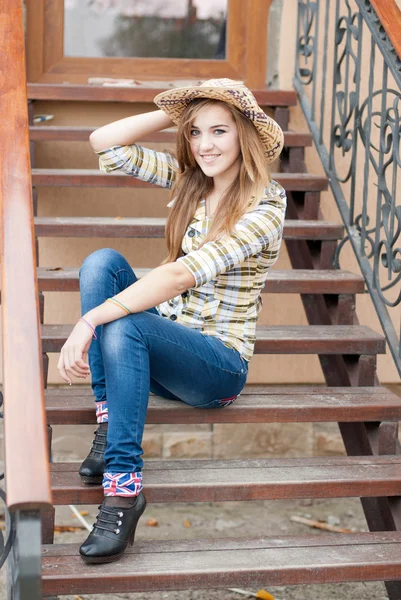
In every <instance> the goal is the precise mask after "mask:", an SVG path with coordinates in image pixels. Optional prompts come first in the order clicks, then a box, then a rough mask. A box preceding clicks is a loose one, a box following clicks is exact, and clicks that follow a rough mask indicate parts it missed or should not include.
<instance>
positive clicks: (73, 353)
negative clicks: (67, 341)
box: [67, 348, 88, 379]
mask: <svg viewBox="0 0 401 600" xmlns="http://www.w3.org/2000/svg"><path fill="white" fill-rule="evenodd" d="M80 355H82V351H81V352H79V351H78V350H77V349H75V348H69V349H68V366H69V368H68V369H67V370H68V371H69V372H71V374H72V375H75V377H78V378H79V379H84V378H85V377H86V375H87V374H88V371H87V369H84V368H82V367H81V366H79V365H77V360H76V357H77V356H80Z"/></svg>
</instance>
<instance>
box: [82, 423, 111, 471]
mask: <svg viewBox="0 0 401 600" xmlns="http://www.w3.org/2000/svg"><path fill="white" fill-rule="evenodd" d="M106 445H107V423H102V424H100V425H99V427H98V428H97V430H96V431H95V438H94V440H93V441H92V447H91V449H90V452H89V454H88V456H87V457H86V458H85V460H84V462H83V463H82V465H81V467H80V469H79V474H80V476H81V479H82V481H83V483H102V480H103V473H104V467H105V465H104V453H105V451H106Z"/></svg>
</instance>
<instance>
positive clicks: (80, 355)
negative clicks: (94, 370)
mask: <svg viewBox="0 0 401 600" xmlns="http://www.w3.org/2000/svg"><path fill="white" fill-rule="evenodd" d="M86 356H87V354H86ZM74 358H75V364H76V366H77V367H79V368H80V369H82V370H83V371H84V372H85V373H87V374H89V371H90V368H89V365H88V363H87V362H86V361H85V360H84V358H85V353H84V352H83V351H82V350H80V349H79V348H76V349H75V355H74Z"/></svg>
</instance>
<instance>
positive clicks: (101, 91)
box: [27, 81, 297, 106]
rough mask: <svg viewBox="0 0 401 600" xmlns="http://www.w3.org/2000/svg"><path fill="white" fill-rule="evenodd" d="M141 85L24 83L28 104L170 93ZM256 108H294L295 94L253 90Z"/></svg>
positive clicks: (146, 97) (152, 84) (149, 84)
mask: <svg viewBox="0 0 401 600" xmlns="http://www.w3.org/2000/svg"><path fill="white" fill-rule="evenodd" d="M161 85H162V83H161V82H160V81H158V82H152V81H146V82H145V81H144V82H143V83H142V85H140V86H138V87H132V86H127V87H119V86H102V85H85V84H71V83H67V84H64V83H61V84H60V83H28V84H27V93H28V99H29V100H61V101H63V100H66V101H71V100H81V101H90V102H130V103H131V102H151V103H152V104H153V99H154V97H155V96H156V95H157V94H159V93H161V92H164V91H165V90H167V89H171V86H170V85H169V82H168V81H166V85H165V86H163V87H161ZM253 94H254V96H255V98H256V101H257V102H258V103H259V105H260V106H295V105H296V104H297V94H296V92H295V91H293V90H265V89H262V90H253Z"/></svg>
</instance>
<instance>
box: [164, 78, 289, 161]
mask: <svg viewBox="0 0 401 600" xmlns="http://www.w3.org/2000/svg"><path fill="white" fill-rule="evenodd" d="M198 98H212V99H214V100H220V101H222V102H227V103H229V104H232V105H233V106H236V107H237V108H238V109H239V110H240V111H241V112H242V113H243V114H244V115H245V116H246V117H247V118H248V119H249V120H250V121H251V122H252V123H253V125H254V126H255V128H256V130H257V132H258V134H259V137H260V138H261V140H262V143H263V146H264V148H265V154H266V158H267V161H268V162H269V163H271V162H273V161H274V160H276V159H277V158H278V157H279V155H280V154H281V151H282V149H283V146H284V134H283V131H282V129H281V127H280V126H279V124H278V123H277V122H276V121H275V120H274V119H272V118H271V117H269V116H268V115H266V113H265V112H264V111H263V110H262V109H261V108H260V106H259V105H258V104H257V102H256V99H255V97H254V95H253V94H252V93H251V92H250V91H249V90H248V89H247V88H246V87H245V86H236V87H234V86H233V88H229V87H222V86H218V87H215V86H211V87H209V86H205V85H201V86H190V87H182V88H173V89H171V90H166V91H165V92H161V93H160V94H158V95H157V96H156V97H155V98H154V102H155V104H156V105H157V106H158V107H159V108H160V109H161V110H163V111H164V112H165V113H167V114H168V116H169V117H170V119H171V120H172V121H173V123H175V124H176V125H178V124H179V122H180V119H181V117H182V114H183V112H184V110H185V108H186V107H187V106H188V104H189V103H190V102H192V101H193V100H196V99H198Z"/></svg>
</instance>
